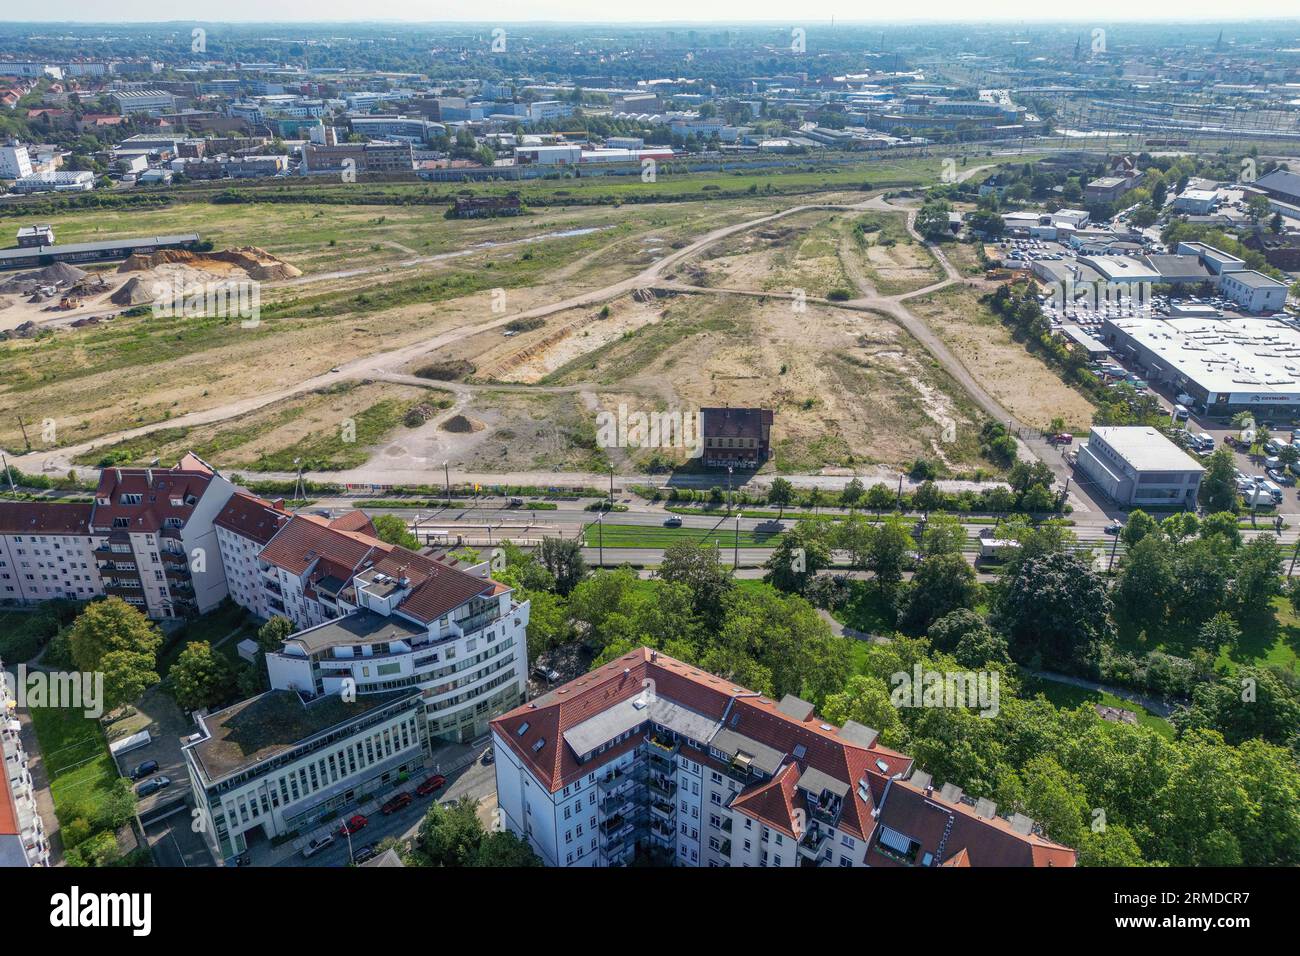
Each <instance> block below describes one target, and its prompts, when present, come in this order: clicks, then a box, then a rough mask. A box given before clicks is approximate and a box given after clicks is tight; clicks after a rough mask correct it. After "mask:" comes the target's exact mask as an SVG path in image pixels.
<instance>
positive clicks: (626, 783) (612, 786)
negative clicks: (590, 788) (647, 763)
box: [596, 760, 641, 796]
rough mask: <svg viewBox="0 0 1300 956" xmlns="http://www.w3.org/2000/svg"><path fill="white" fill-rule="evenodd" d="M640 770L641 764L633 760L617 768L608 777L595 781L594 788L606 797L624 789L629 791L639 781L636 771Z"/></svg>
mask: <svg viewBox="0 0 1300 956" xmlns="http://www.w3.org/2000/svg"><path fill="white" fill-rule="evenodd" d="M639 769H641V762H640V761H639V760H634V761H632V763H630V764H628V765H627V766H626V767H624V768H619V769H617V770H615V771H614V772H613V773H611V774H610V775H609V776H607V777H605V778H603V779H601V780H598V781H596V788H597V789H598V790H599V791H600V792H601V793H603V794H605V795H606V796H609V795H611V794H614V793H622V792H623V791H624V790H625V789H630V788H631V786H632V784H634V783H638V782H640V780H641V775H640V774H638V773H637V771H638V770H639Z"/></svg>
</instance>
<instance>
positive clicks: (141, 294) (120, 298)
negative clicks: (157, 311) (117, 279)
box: [109, 276, 154, 306]
mask: <svg viewBox="0 0 1300 956" xmlns="http://www.w3.org/2000/svg"><path fill="white" fill-rule="evenodd" d="M109 299H110V301H112V303H113V304H114V305H125V306H132V305H147V304H148V303H150V302H153V300H154V294H153V290H152V289H151V288H149V287H148V286H147V285H145V283H144V282H143V281H142V280H141V279H140V277H139V276H132V277H131V278H130V279H127V280H126V281H125V282H123V283H122V285H121V287H120V288H118V290H117V291H116V292H114V293H113V294H112V295H111V296H109Z"/></svg>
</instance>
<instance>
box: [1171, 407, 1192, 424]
mask: <svg viewBox="0 0 1300 956" xmlns="http://www.w3.org/2000/svg"><path fill="white" fill-rule="evenodd" d="M1191 414H1192V413H1191V412H1189V411H1188V410H1187V406H1186V405H1175V406H1174V421H1176V422H1185V421H1187V419H1188V418H1190V417H1191Z"/></svg>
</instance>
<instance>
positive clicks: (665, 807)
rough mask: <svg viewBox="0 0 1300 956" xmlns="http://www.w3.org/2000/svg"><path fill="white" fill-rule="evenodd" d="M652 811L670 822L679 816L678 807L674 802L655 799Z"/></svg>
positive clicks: (651, 805) (651, 806)
mask: <svg viewBox="0 0 1300 956" xmlns="http://www.w3.org/2000/svg"><path fill="white" fill-rule="evenodd" d="M650 812H651V813H652V814H654V815H655V816H656V817H658V818H659V819H661V820H667V821H669V822H671V821H673V820H675V819H676V818H677V807H676V806H675V805H674V804H671V803H668V802H666V801H663V800H655V801H653V802H652V803H651V804H650Z"/></svg>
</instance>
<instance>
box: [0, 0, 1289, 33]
mask: <svg viewBox="0 0 1300 956" xmlns="http://www.w3.org/2000/svg"><path fill="white" fill-rule="evenodd" d="M6 6H7V7H8V8H9V9H7V10H5V11H4V12H3V13H0V20H9V21H49V20H77V21H83V22H95V23H103V22H140V21H160V20H163V21H165V20H184V19H188V18H192V17H194V16H196V15H200V16H205V17H209V18H211V19H212V20H213V21H222V22H233V21H258V22H269V21H275V22H287V21H325V20H408V21H409V20H417V21H467V22H476V23H483V22H485V21H488V20H491V21H495V22H500V23H511V22H524V21H540V20H551V21H585V22H593V23H608V22H633V21H640V22H646V21H649V22H656V23H663V22H668V21H678V22H680V21H688V20H689V21H696V22H700V21H713V22H732V23H738V22H746V21H756V20H757V21H771V22H774V23H783V24H784V23H790V24H792V25H795V26H797V25H799V24H801V23H823V22H826V21H829V20H830V19H831V18H832V17H834V18H835V19H836V20H840V21H844V20H866V21H873V22H885V21H888V20H895V19H906V20H909V21H917V20H948V21H958V22H961V21H987V20H1015V21H1027V20H1040V21H1041V20H1048V19H1064V20H1070V21H1073V22H1088V21H1089V20H1090V16H1089V14H1090V10H1089V8H1088V6H1087V5H1079V4H1047V3H1027V2H1025V0H978V2H976V0H920V2H916V3H910V4H909V3H873V4H865V3H862V2H860V0H859V2H845V0H800V2H791V0H622V2H614V3H611V2H609V0H497V2H494V3H490V4H466V3H451V2H449V0H275V2H269V3H268V2H267V0H221V2H220V3H216V4H208V5H199V6H195V5H193V4H179V3H177V4H172V3H166V2H160V0H41V2H39V3H25V4H19V3H18V2H16V0H15V2H13V3H10V4H6ZM1287 7H1288V4H1287V3H1286V2H1281V3H1279V2H1278V0H1233V2H1232V3H1227V4H1225V3H1223V2H1222V0H1144V2H1142V3H1132V4H1114V3H1110V4H1097V5H1096V7H1095V13H1096V17H1095V19H1096V20H1097V22H1098V23H1107V22H1109V23H1114V22H1116V21H1120V20H1158V19H1165V20H1177V21H1183V22H1186V21H1190V20H1215V19H1218V20H1222V19H1223V18H1224V17H1231V18H1233V19H1236V20H1244V19H1253V18H1260V19H1264V18H1270V19H1276V18H1278V17H1279V16H1285V15H1286V13H1287V12H1288V11H1287ZM1297 32H1298V33H1300V27H1298V28H1297Z"/></svg>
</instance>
